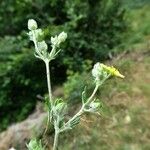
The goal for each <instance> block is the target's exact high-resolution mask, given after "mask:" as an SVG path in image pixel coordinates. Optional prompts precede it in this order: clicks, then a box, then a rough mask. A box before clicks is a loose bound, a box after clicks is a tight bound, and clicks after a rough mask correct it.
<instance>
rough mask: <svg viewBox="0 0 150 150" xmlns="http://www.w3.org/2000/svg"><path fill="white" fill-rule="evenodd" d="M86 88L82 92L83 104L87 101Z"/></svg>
mask: <svg viewBox="0 0 150 150" xmlns="http://www.w3.org/2000/svg"><path fill="white" fill-rule="evenodd" d="M86 89H87V88H86V86H85V88H84V91H83V92H82V104H85V103H86V101H87V95H86Z"/></svg>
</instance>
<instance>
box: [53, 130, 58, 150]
mask: <svg viewBox="0 0 150 150" xmlns="http://www.w3.org/2000/svg"><path fill="white" fill-rule="evenodd" d="M58 137H59V132H56V131H55V137H54V144H53V150H57V147H58Z"/></svg>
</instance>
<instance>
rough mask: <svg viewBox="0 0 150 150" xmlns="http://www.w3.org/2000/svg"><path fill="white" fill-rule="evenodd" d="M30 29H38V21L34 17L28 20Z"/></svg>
mask: <svg viewBox="0 0 150 150" xmlns="http://www.w3.org/2000/svg"><path fill="white" fill-rule="evenodd" d="M28 29H29V30H36V29H37V23H36V21H35V20H34V19H29V20H28Z"/></svg>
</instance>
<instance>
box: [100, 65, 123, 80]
mask: <svg viewBox="0 0 150 150" xmlns="http://www.w3.org/2000/svg"><path fill="white" fill-rule="evenodd" d="M101 66H102V68H104V69H105V70H106V71H107V72H108V73H110V74H111V75H113V76H117V77H120V78H124V77H125V76H124V75H122V74H121V73H120V72H119V71H118V70H117V69H116V68H114V67H113V66H112V67H109V66H106V65H104V64H101Z"/></svg>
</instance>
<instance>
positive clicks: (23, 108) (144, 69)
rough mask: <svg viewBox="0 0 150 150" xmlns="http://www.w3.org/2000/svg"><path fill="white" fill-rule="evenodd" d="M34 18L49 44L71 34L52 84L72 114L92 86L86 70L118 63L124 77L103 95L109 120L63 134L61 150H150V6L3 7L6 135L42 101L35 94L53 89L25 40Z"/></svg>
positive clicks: (67, 0)
mask: <svg viewBox="0 0 150 150" xmlns="http://www.w3.org/2000/svg"><path fill="white" fill-rule="evenodd" d="M30 18H33V19H35V20H36V21H37V22H38V24H39V27H41V28H43V29H44V37H45V39H46V41H47V42H48V44H50V37H51V36H53V35H55V34H58V33H60V32H61V31H65V32H67V33H68V39H67V42H66V43H64V44H63V46H62V47H61V48H62V52H61V53H60V56H58V57H57V59H56V60H55V62H52V64H51V66H52V68H51V72H52V85H53V86H55V87H57V86H61V87H62V88H63V97H64V98H65V99H66V100H67V101H68V102H69V103H70V105H71V106H72V107H73V108H74V107H76V106H78V103H80V101H79V97H80V96H81V91H82V90H83V88H84V85H87V84H88V85H89V84H91V83H92V81H91V80H92V79H91V77H90V76H91V75H90V74H89V73H88V72H89V71H90V69H91V67H92V65H93V64H94V63H95V62H97V61H101V62H107V63H111V64H114V65H115V66H117V67H118V68H119V69H120V70H121V71H122V72H123V74H125V75H126V79H125V80H124V81H121V80H119V81H118V80H117V79H114V80H112V81H111V83H108V84H106V86H105V87H103V88H102V89H101V90H100V91H99V93H98V95H97V96H98V97H100V96H101V98H102V99H104V110H102V114H103V115H102V116H103V117H102V118H101V119H97V118H98V117H97V116H96V117H93V116H89V117H90V118H91V120H92V122H90V121H89V123H87V122H84V121H83V123H81V126H80V127H79V128H77V129H75V130H76V132H74V131H72V133H71V134H70V135H67V134H66V135H65V134H64V135H63V136H62V137H61V138H62V139H66V140H63V142H61V144H60V145H62V147H61V148H60V149H62V150H63V149H64V150H65V149H66V150H67V149H79V147H80V149H81V150H82V149H86V150H88V149H89V150H91V149H94V150H99V149H102V150H108V149H112V150H113V149H114V150H130V149H131V150H149V149H150V120H149V115H150V111H149V110H148V106H150V102H149V101H148V99H149V97H150V92H149V91H150V86H149V84H148V81H150V80H149V76H148V72H149V71H150V68H149V63H150V60H149V49H150V48H149V40H150V1H149V0H34V1H33V0H3V1H0V131H3V130H5V129H6V128H7V127H8V126H9V125H11V124H12V123H14V122H19V121H22V120H24V119H25V118H26V117H27V116H28V115H29V114H31V113H32V112H33V110H34V108H35V106H36V103H37V101H40V100H39V99H38V98H37V95H41V96H43V95H44V94H46V91H47V87H46V84H45V83H46V77H45V72H44V71H45V66H44V64H43V63H42V62H41V61H40V60H37V59H36V58H35V57H34V55H33V53H34V52H33V49H34V48H33V45H32V43H30V42H29V38H28V36H27V32H28V29H27V21H28V19H30ZM49 48H50V45H49ZM122 54H123V58H122V57H121V56H122ZM119 57H121V59H119ZM43 70H44V71H43ZM91 89H92V84H91V86H89V87H88V90H89V92H90V90H91ZM85 120H86V116H85ZM87 120H90V119H88V118H87ZM82 124H83V125H82ZM135 127H136V129H135ZM99 130H100V132H97V131H99ZM81 131H83V133H82V134H80V133H81ZM78 134H80V135H78ZM68 136H69V137H72V138H69V137H68ZM140 136H141V137H142V136H143V138H142V139H140ZM60 141H62V140H60ZM71 143H72V144H71Z"/></svg>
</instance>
